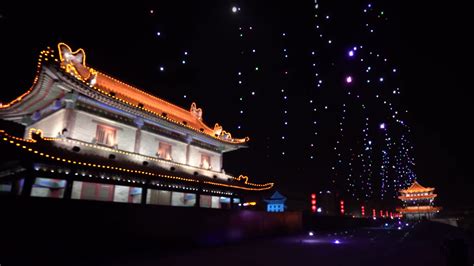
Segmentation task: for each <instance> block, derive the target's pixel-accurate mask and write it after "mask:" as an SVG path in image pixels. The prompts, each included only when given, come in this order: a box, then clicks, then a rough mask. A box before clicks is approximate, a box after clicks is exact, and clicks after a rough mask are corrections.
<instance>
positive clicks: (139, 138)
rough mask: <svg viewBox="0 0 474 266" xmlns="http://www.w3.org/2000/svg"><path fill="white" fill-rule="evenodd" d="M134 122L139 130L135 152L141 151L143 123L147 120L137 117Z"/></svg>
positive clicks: (136, 136)
mask: <svg viewBox="0 0 474 266" xmlns="http://www.w3.org/2000/svg"><path fill="white" fill-rule="evenodd" d="M133 122H134V123H135V126H136V127H137V131H136V132H135V147H134V148H133V152H135V153H140V144H141V141H142V127H143V125H145V121H143V118H141V117H136V118H135V120H134V121H133Z"/></svg>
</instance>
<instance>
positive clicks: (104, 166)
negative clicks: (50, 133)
mask: <svg viewBox="0 0 474 266" xmlns="http://www.w3.org/2000/svg"><path fill="white" fill-rule="evenodd" d="M0 134H2V135H4V137H3V140H4V141H5V142H7V143H10V144H15V146H18V147H20V146H21V148H23V149H26V150H27V151H29V152H32V153H34V154H38V155H39V156H44V157H46V158H49V159H51V160H57V161H62V162H64V163H69V164H77V165H83V166H90V167H95V168H103V169H110V170H118V171H122V172H127V173H137V174H143V175H149V176H158V177H164V178H168V179H176V180H181V181H186V182H195V183H198V182H199V180H195V179H190V178H183V177H179V176H170V175H163V174H155V173H151V172H147V171H140V170H133V169H132V170H130V169H126V168H121V167H116V166H110V165H105V164H95V163H90V162H82V161H75V160H68V159H65V158H61V157H58V156H52V155H49V154H46V153H43V152H40V151H37V150H34V149H32V148H29V147H27V146H25V145H21V143H16V142H15V141H13V140H10V139H9V138H11V139H15V140H18V141H23V142H29V143H31V142H36V141H34V140H30V141H28V140H24V139H20V138H17V137H13V136H10V135H9V134H8V133H6V132H5V131H4V130H0ZM239 178H240V177H239ZM239 180H240V179H239ZM203 183H206V184H211V185H215V186H222V187H232V188H237V189H242V190H249V191H260V190H267V189H270V188H272V187H273V183H270V186H268V187H266V188H247V187H242V186H237V185H228V184H223V183H217V182H210V181H203Z"/></svg>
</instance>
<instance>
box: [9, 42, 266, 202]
mask: <svg viewBox="0 0 474 266" xmlns="http://www.w3.org/2000/svg"><path fill="white" fill-rule="evenodd" d="M0 118H1V119H2V120H1V121H2V123H1V124H0V126H1V127H0V135H1V138H0V140H1V141H0V142H1V144H0V145H1V149H2V151H3V152H4V153H5V152H8V156H9V158H7V160H4V161H3V162H2V163H0V170H1V171H2V173H3V175H2V177H1V178H0V192H1V193H4V194H5V193H7V194H8V193H11V194H17V195H23V196H35V197H53V198H72V199H85V200H101V201H114V202H129V203H143V204H157V205H172V206H199V207H210V208H230V207H231V206H232V204H234V203H238V202H240V198H241V197H242V196H243V195H245V193H250V192H258V191H262V190H267V189H270V188H272V187H273V183H265V184H255V183H251V182H249V180H248V178H247V177H246V176H243V175H241V176H239V177H233V176H230V175H228V174H226V173H225V172H224V170H223V169H222V158H223V154H224V153H225V152H229V151H233V150H237V149H239V148H242V147H246V145H247V141H248V138H243V139H237V138H233V137H232V136H231V134H230V133H228V132H226V131H224V130H223V129H222V127H221V126H220V125H219V124H215V126H214V127H213V128H210V127H208V126H207V125H206V124H205V123H204V121H203V111H202V109H201V108H198V107H197V106H196V104H195V103H192V105H191V107H190V109H189V110H185V109H182V108H180V107H178V106H176V105H173V104H171V103H169V102H167V101H165V100H162V99H160V98H157V97H155V96H153V95H150V94H148V93H146V92H144V91H142V90H139V89H137V88H135V87H132V86H130V85H128V84H125V83H123V82H121V81H119V80H117V79H115V78H112V77H110V76H107V75H105V74H104V73H101V72H99V71H97V70H95V69H93V68H91V67H89V66H86V55H85V52H84V50H82V49H79V50H77V51H75V52H72V50H71V48H70V47H69V46H67V45H66V44H64V43H60V44H59V45H58V50H57V51H54V50H53V49H50V48H48V49H47V50H44V51H42V52H41V54H40V58H39V62H38V71H37V75H36V77H35V79H34V84H33V86H32V87H31V88H30V89H29V90H28V91H26V92H25V93H24V94H22V95H21V96H19V97H18V98H17V99H15V100H13V101H12V102H10V103H7V104H2V105H0ZM5 120H9V121H13V122H16V123H19V124H22V125H24V126H25V127H26V130H25V133H24V136H23V137H24V138H17V137H13V136H12V134H11V133H9V126H8V124H10V125H11V124H12V123H11V122H5Z"/></svg>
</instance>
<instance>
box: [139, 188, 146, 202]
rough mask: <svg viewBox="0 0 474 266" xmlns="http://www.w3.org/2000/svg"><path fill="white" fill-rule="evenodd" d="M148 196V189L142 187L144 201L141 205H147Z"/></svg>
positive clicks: (142, 200)
mask: <svg viewBox="0 0 474 266" xmlns="http://www.w3.org/2000/svg"><path fill="white" fill-rule="evenodd" d="M147 196H148V188H147V187H145V186H143V187H142V199H141V202H140V203H141V204H143V205H146V198H147Z"/></svg>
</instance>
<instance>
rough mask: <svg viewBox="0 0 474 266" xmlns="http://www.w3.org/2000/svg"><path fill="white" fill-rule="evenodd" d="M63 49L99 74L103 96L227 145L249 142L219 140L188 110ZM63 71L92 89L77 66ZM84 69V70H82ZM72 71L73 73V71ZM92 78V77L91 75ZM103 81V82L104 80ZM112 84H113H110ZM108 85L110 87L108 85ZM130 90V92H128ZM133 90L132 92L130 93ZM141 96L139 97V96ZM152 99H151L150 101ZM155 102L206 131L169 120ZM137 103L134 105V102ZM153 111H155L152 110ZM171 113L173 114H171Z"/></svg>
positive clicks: (98, 89)
mask: <svg viewBox="0 0 474 266" xmlns="http://www.w3.org/2000/svg"><path fill="white" fill-rule="evenodd" d="M61 47H65V48H66V49H67V50H69V52H70V53H71V54H72V55H76V54H79V53H81V54H83V58H82V61H83V65H84V66H81V67H83V68H84V69H86V70H88V71H89V72H94V73H96V74H97V76H96V77H97V79H98V81H97V83H96V86H92V87H93V88H94V89H95V90H97V91H99V92H101V93H102V94H105V95H107V96H109V97H112V98H114V99H116V100H119V101H121V102H123V103H125V104H127V105H130V106H133V107H135V108H139V109H142V110H144V111H146V112H149V113H152V114H153V115H155V116H159V117H161V118H163V119H166V120H169V121H171V122H173V123H175V124H179V125H181V126H185V127H187V128H190V129H192V130H194V131H196V132H199V133H203V134H206V135H208V136H211V137H213V138H215V139H217V140H220V141H223V142H227V143H232V144H235V143H245V142H247V141H248V140H249V138H248V137H246V138H243V139H230V140H227V139H222V138H219V137H216V136H215V135H214V131H213V130H212V129H211V128H209V127H208V126H207V125H206V124H204V123H203V122H202V121H201V120H198V119H194V118H193V117H192V114H190V112H188V111H187V110H184V109H183V108H181V107H179V106H176V105H174V104H171V103H169V102H167V101H165V100H163V99H160V98H158V97H155V96H153V95H151V94H149V93H146V92H144V91H142V90H140V89H138V88H135V87H133V86H130V85H128V84H126V83H124V82H122V81H120V80H118V79H115V78H113V77H110V76H108V75H106V74H104V73H101V72H98V71H96V70H94V69H92V68H89V67H87V66H86V65H85V58H86V55H85V52H84V50H83V49H82V48H80V49H78V50H76V51H75V52H72V49H71V48H70V47H69V46H68V45H67V44H65V43H59V44H58V50H59V51H61ZM59 54H60V58H61V61H62V62H63V61H64V59H63V57H62V55H61V52H60V53H59ZM61 67H62V68H63V69H65V70H66V72H68V73H70V74H71V75H73V76H75V77H76V78H78V79H79V80H80V81H82V82H83V83H85V84H86V85H88V86H89V87H91V85H90V84H89V83H88V82H87V81H86V80H85V79H84V78H83V77H82V76H81V75H80V74H79V73H78V72H77V71H76V69H74V67H77V66H72V69H71V68H70V67H69V64H68V65H67V66H61ZM81 69H82V68H81ZM71 70H72V71H71ZM89 76H90V75H89ZM102 79H103V80H102ZM114 82H115V83H118V85H114V84H113V83H114ZM109 83H111V84H109ZM107 84H108V85H107ZM120 86H124V87H125V88H124V87H120ZM100 87H104V88H105V89H110V90H113V92H114V93H117V94H121V95H122V97H123V98H126V99H122V98H120V97H117V96H112V95H111V94H110V92H107V91H104V90H102V89H100ZM127 89H129V90H127ZM130 90H131V91H130ZM131 93H132V94H135V98H138V100H137V99H135V98H134V97H133V96H130V94H131ZM137 94H139V95H137ZM150 98H151V99H150ZM153 100H154V101H158V102H159V103H162V104H165V105H167V106H168V107H170V108H172V109H171V110H166V111H167V113H170V115H174V116H176V117H179V118H180V119H182V120H187V121H188V122H189V123H196V121H195V120H197V123H198V124H199V125H200V126H202V128H203V129H204V131H201V130H198V129H197V128H195V127H192V126H190V125H187V124H186V125H185V124H183V123H182V122H181V121H177V120H176V119H172V118H169V117H168V116H163V115H162V114H161V113H162V111H164V110H161V109H160V108H155V107H154V106H156V105H158V104H157V103H156V102H153ZM133 101H134V102H136V103H134V102H133ZM139 103H142V104H146V105H147V107H148V108H145V106H143V107H142V106H139ZM152 109H153V110H152ZM156 111H159V112H156ZM170 111H171V112H170ZM173 111H174V112H178V113H180V115H177V114H176V113H174V112H173ZM189 117H191V119H189Z"/></svg>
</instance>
